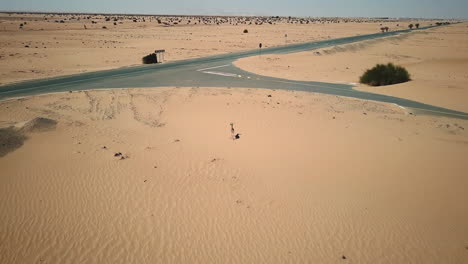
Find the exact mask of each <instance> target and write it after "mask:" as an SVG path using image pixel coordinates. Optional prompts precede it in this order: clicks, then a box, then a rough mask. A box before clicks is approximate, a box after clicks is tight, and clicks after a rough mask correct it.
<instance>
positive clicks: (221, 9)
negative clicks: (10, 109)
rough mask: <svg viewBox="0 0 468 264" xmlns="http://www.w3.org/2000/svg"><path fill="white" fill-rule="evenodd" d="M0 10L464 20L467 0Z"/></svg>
mask: <svg viewBox="0 0 468 264" xmlns="http://www.w3.org/2000/svg"><path fill="white" fill-rule="evenodd" d="M0 10H11V11H51V12H60V11H62V12H96V13H138V14H209V15H213V14H219V15H236V14H237V15H275V16H276V15H279V16H349V17H428V18H468V0H381V1H378V0H288V1H279V0H196V1H195V0H165V1H161V0H0Z"/></svg>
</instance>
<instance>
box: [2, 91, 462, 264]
mask: <svg viewBox="0 0 468 264" xmlns="http://www.w3.org/2000/svg"><path fill="white" fill-rule="evenodd" d="M38 116H41V117H45V118H49V119H52V120H56V121H57V124H56V128H55V129H53V130H49V131H46V132H38V133H31V134H29V135H28V138H27V139H26V141H24V145H23V146H22V147H20V148H18V149H16V150H14V151H12V152H9V153H8V154H6V155H5V156H3V157H2V158H0V168H1V172H2V173H1V174H0V211H1V212H2V213H1V214H0V241H2V243H1V244H0V262H1V263H77V262H86V263H338V262H350V263H465V262H467V261H468V254H467V252H468V250H467V248H466V247H468V244H467V241H466V238H467V236H468V225H467V224H466V223H468V208H467V205H466V203H465V202H464V201H465V200H466V199H465V198H466V192H465V186H466V185H467V184H468V182H467V178H466V171H467V169H468V167H467V164H466V157H467V155H468V140H467V139H468V132H467V130H466V128H468V123H467V122H466V121H460V120H453V119H445V118H433V117H427V116H414V115H407V114H406V113H405V112H404V111H403V110H402V109H400V108H398V107H395V106H391V105H386V104H380V103H375V102H368V101H361V100H355V99H346V98H341V97H336V96H327V95H318V94H312V93H304V92H292V91H273V90H266V89H265V90H257V89H234V88H233V89H227V88H218V89H216V88H158V89H121V90H107V91H106V90H99V91H83V92H73V93H58V94H52V95H43V96H34V97H28V98H25V99H19V100H16V99H14V100H9V101H3V102H0V126H1V127H9V126H14V125H15V124H19V123H21V122H24V121H27V120H32V119H34V118H35V117H38ZM231 122H233V123H234V128H235V132H236V133H240V134H241V135H240V139H239V140H233V139H232V137H231V131H230V126H229V124H230V123H231ZM1 138H2V137H0V139H1ZM2 140H3V139H2ZM118 153H121V155H116V154H118ZM122 157H123V158H122ZM344 258H345V259H344Z"/></svg>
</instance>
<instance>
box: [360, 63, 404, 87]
mask: <svg viewBox="0 0 468 264" xmlns="http://www.w3.org/2000/svg"><path fill="white" fill-rule="evenodd" d="M409 80H410V74H409V73H408V71H407V70H406V69H405V68H403V67H400V66H395V65H393V64H392V63H388V64H387V65H385V64H377V65H376V66H375V67H373V68H372V69H369V70H367V71H366V72H365V73H364V74H363V75H362V76H361V78H360V80H359V81H360V82H361V83H365V84H368V85H371V86H382V85H390V84H397V83H403V82H407V81H409Z"/></svg>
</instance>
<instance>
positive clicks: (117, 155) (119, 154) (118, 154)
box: [114, 152, 122, 157]
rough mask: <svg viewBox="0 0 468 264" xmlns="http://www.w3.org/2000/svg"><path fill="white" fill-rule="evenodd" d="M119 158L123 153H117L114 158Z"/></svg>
mask: <svg viewBox="0 0 468 264" xmlns="http://www.w3.org/2000/svg"><path fill="white" fill-rule="evenodd" d="M119 156H122V153H121V152H117V153H115V154H114V157H119Z"/></svg>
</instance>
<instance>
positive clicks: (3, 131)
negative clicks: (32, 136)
mask: <svg viewBox="0 0 468 264" xmlns="http://www.w3.org/2000/svg"><path fill="white" fill-rule="evenodd" d="M25 140H26V136H25V135H23V134H22V133H20V132H19V131H18V130H17V129H15V128H14V127H7V128H0V157H3V156H5V155H6V154H8V153H9V152H12V151H14V150H15V149H17V148H20V147H21V146H23V143H24V141H25Z"/></svg>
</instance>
